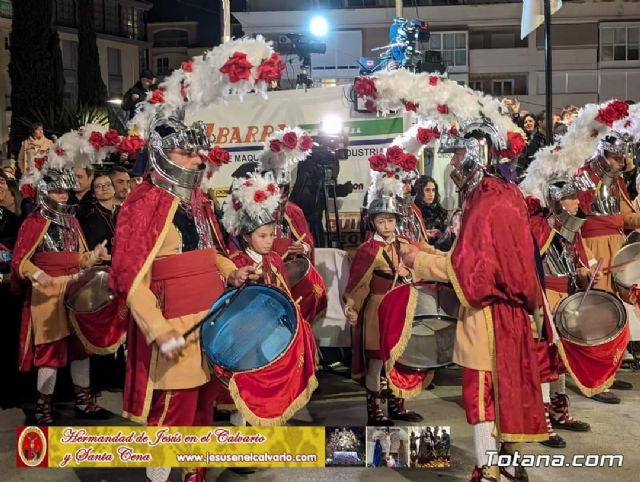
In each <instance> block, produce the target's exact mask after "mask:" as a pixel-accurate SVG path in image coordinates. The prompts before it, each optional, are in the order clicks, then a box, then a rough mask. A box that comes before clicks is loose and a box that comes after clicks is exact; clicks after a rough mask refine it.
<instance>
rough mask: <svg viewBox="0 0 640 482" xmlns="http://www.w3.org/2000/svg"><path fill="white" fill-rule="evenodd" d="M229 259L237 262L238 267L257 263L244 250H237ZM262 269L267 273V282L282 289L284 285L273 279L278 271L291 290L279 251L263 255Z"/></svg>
mask: <svg viewBox="0 0 640 482" xmlns="http://www.w3.org/2000/svg"><path fill="white" fill-rule="evenodd" d="M229 259H230V260H231V261H233V264H235V265H236V267H237V268H244V267H245V266H253V265H255V264H256V262H255V261H254V260H253V258H251V256H249V255H248V254H247V253H245V252H244V251H236V252H235V253H233V254H232V255H231V256H230V258H229ZM262 271H263V273H266V274H267V278H266V279H265V283H266V284H268V285H272V286H275V287H277V288H281V289H282V287H281V286H279V285H280V283H277V282H276V281H275V280H274V279H273V278H274V276H275V273H277V274H279V275H280V276H281V277H282V279H283V280H284V283H285V284H286V289H287V291H289V290H290V288H291V287H290V285H289V279H288V278H287V271H286V270H285V268H284V263H283V262H282V258H281V257H280V255H279V254H278V253H275V252H273V251H271V252H269V253H267V254H265V255H263V256H262ZM274 271H275V272H274Z"/></svg>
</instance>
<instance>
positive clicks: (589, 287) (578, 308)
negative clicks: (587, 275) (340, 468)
mask: <svg viewBox="0 0 640 482" xmlns="http://www.w3.org/2000/svg"><path fill="white" fill-rule="evenodd" d="M602 263H604V259H602V258H600V259H599V260H598V264H596V269H595V270H594V273H597V272H598V271H600V268H601V267H602ZM595 281H596V277H595V276H592V277H591V279H590V280H589V284H588V285H587V289H586V290H584V294H583V295H582V298H581V299H580V303H579V304H578V307H577V308H576V309H575V310H574V312H573V313H574V314H575V315H577V314H578V313H580V307H581V306H582V303H583V302H584V299H585V298H586V297H587V295H588V294H589V291H591V288H592V287H593V283H594V282H595Z"/></svg>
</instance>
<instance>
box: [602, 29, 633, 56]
mask: <svg viewBox="0 0 640 482" xmlns="http://www.w3.org/2000/svg"><path fill="white" fill-rule="evenodd" d="M639 40H640V25H626V24H622V25H621V26H607V27H601V28H600V61H602V62H611V61H615V62H618V61H627V60H640V57H639V56H638V46H639V45H640V41H639Z"/></svg>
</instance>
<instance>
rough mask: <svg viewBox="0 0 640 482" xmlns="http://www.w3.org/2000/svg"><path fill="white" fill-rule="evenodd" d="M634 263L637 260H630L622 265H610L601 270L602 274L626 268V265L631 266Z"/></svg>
mask: <svg viewBox="0 0 640 482" xmlns="http://www.w3.org/2000/svg"><path fill="white" fill-rule="evenodd" d="M634 261H637V260H636V259H630V260H628V261H625V262H623V263H618V264H613V265H611V266H607V267H606V268H604V269H603V270H602V272H603V273H609V272H611V270H614V269H618V268H622V267H623V266H626V265H628V264H631V263H633V262H634Z"/></svg>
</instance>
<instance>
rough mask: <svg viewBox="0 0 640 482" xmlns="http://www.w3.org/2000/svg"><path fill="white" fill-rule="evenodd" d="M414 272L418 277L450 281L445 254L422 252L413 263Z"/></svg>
mask: <svg viewBox="0 0 640 482" xmlns="http://www.w3.org/2000/svg"><path fill="white" fill-rule="evenodd" d="M413 273H414V275H415V276H416V278H419V279H421V280H427V281H440V282H442V283H448V282H449V281H450V280H449V276H448V275H447V258H446V256H444V255H443V254H430V253H426V252H420V253H418V254H417V255H416V260H415V262H414V263H413Z"/></svg>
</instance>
